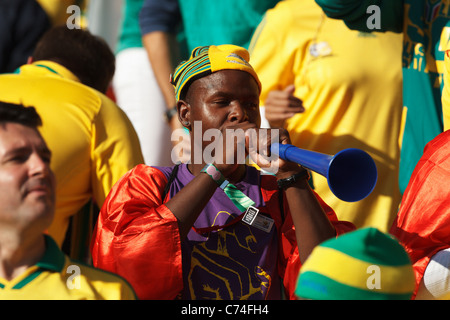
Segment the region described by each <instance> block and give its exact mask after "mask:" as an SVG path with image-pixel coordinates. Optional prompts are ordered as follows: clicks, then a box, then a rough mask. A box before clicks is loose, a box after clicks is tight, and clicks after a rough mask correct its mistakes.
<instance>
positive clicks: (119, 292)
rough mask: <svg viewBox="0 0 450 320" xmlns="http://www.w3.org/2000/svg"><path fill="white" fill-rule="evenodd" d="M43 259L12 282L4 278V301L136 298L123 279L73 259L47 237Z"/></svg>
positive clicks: (0, 291)
mask: <svg viewBox="0 0 450 320" xmlns="http://www.w3.org/2000/svg"><path fill="white" fill-rule="evenodd" d="M45 240H46V241H45V243H46V251H45V254H44V256H43V257H42V258H41V260H40V261H39V262H38V263H37V264H36V265H34V266H32V267H30V268H28V269H27V270H26V271H25V272H24V273H22V274H21V275H20V276H18V277H16V278H15V279H13V280H11V281H7V280H5V279H2V278H0V300H135V299H136V295H135V293H134V290H133V289H132V288H131V286H130V285H129V284H128V282H126V281H125V280H124V279H123V278H121V277H119V276H118V275H115V274H113V273H109V272H106V271H103V270H100V269H96V268H93V267H90V266H87V265H84V264H82V263H79V262H76V261H73V260H71V259H69V257H67V256H65V255H64V253H63V252H62V251H61V250H60V249H59V248H58V246H57V245H56V243H55V242H54V241H53V239H52V238H51V237H49V236H46V237H45Z"/></svg>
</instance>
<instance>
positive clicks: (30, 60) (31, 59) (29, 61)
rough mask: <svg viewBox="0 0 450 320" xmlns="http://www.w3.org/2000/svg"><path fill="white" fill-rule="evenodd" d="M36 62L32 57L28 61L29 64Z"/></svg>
mask: <svg viewBox="0 0 450 320" xmlns="http://www.w3.org/2000/svg"><path fill="white" fill-rule="evenodd" d="M33 62H34V59H33V57H32V56H29V57H28V59H27V64H32V63H33Z"/></svg>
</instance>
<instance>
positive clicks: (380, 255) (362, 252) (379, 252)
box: [320, 228, 411, 266]
mask: <svg viewBox="0 0 450 320" xmlns="http://www.w3.org/2000/svg"><path fill="white" fill-rule="evenodd" d="M320 246H321V247H325V248H331V249H335V250H337V251H340V252H342V253H345V254H347V255H348V256H351V257H353V258H355V259H358V260H361V261H364V262H367V263H372V264H376V265H383V266H404V265H407V264H410V263H411V262H410V260H409V257H408V255H407V254H406V252H405V251H404V249H403V247H402V246H401V245H400V244H398V242H397V241H396V240H394V239H393V238H391V237H390V236H387V235H385V234H384V233H382V232H380V231H378V230H377V229H375V228H364V229H359V230H358V231H357V232H350V233H346V234H345V235H342V236H340V237H337V238H333V239H331V240H328V241H325V242H323V243H322V244H321V245H320ZM386 257H390V259H387V258H386Z"/></svg>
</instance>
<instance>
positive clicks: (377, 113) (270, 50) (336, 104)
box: [249, 0, 402, 231]
mask: <svg viewBox="0 0 450 320" xmlns="http://www.w3.org/2000/svg"><path fill="white" fill-rule="evenodd" d="M322 19H323V20H322ZM249 50H250V56H251V63H252V66H253V68H254V69H255V71H256V72H257V74H258V76H259V79H260V81H261V84H262V94H261V105H264V102H265V100H266V98H267V95H268V93H269V91H271V90H283V89H285V88H286V87H287V86H289V85H292V84H295V93H294V95H295V96H297V97H298V98H300V99H302V100H303V104H304V107H305V109H306V111H305V112H304V113H303V114H297V115H295V116H294V117H292V118H291V119H289V120H288V121H287V129H288V131H289V132H290V137H291V140H292V142H293V144H294V145H296V146H298V147H300V148H303V149H308V150H312V151H316V152H322V153H326V154H336V153H337V152H338V151H340V150H342V149H346V148H359V149H362V150H364V151H367V152H368V153H369V154H370V155H371V156H372V157H373V158H374V160H375V162H376V165H377V168H378V173H379V177H378V182H377V186H376V187H375V189H374V191H373V193H372V194H371V195H370V196H368V197H367V198H366V199H364V200H362V201H359V202H355V203H347V202H344V201H341V200H339V199H337V198H336V196H334V195H333V194H332V193H331V191H330V189H329V187H328V183H327V181H326V179H325V178H324V177H322V176H321V175H319V174H317V173H313V175H312V176H313V180H314V186H315V190H316V191H317V192H318V193H319V194H320V196H321V197H322V198H323V199H324V200H325V202H326V203H327V204H329V205H330V206H331V207H332V208H333V209H334V210H335V212H336V214H337V215H338V217H339V219H341V220H348V221H351V222H353V223H354V224H355V225H356V226H357V227H363V226H374V227H377V228H378V229H380V230H382V231H387V230H388V229H389V228H390V226H391V224H392V221H393V218H394V216H395V214H396V212H397V210H398V205H399V202H400V192H399V189H398V181H397V180H398V163H399V146H398V137H399V134H400V126H401V115H402V73H401V55H402V38H401V35H398V34H393V33H390V32H387V33H373V34H365V33H360V32H358V31H350V30H349V29H348V28H347V27H346V26H345V24H344V23H343V22H342V21H340V20H333V19H328V18H326V17H325V16H324V15H323V14H322V11H321V9H320V8H319V6H318V5H317V4H316V3H315V2H314V0H298V1H297V0H286V1H282V2H280V3H279V4H278V5H277V6H276V7H275V8H274V9H272V10H269V11H268V12H267V14H266V17H265V20H264V21H263V22H262V23H261V25H260V27H259V28H258V29H257V31H256V33H255V37H254V39H252V44H251V46H250V49H249ZM310 52H313V54H311V53H310Z"/></svg>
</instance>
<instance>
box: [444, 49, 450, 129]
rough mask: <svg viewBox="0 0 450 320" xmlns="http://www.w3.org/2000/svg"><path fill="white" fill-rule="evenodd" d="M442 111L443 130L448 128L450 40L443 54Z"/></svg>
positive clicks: (449, 127) (449, 113)
mask: <svg viewBox="0 0 450 320" xmlns="http://www.w3.org/2000/svg"><path fill="white" fill-rule="evenodd" d="M442 113H443V115H444V131H447V130H448V129H450V42H449V44H448V45H447V51H446V52H445V56H444V89H443V90H442Z"/></svg>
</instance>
